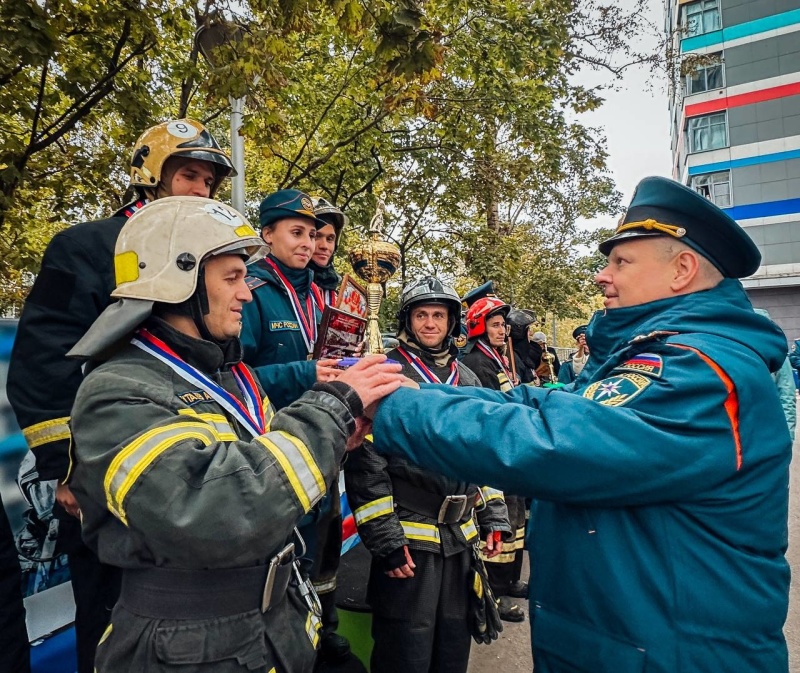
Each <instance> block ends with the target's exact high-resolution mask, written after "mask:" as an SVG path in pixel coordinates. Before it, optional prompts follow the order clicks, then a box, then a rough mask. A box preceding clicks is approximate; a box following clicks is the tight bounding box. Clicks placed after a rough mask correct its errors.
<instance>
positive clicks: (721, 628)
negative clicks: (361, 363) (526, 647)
mask: <svg viewBox="0 0 800 673" xmlns="http://www.w3.org/2000/svg"><path fill="white" fill-rule="evenodd" d="M600 250H601V252H603V254H605V255H607V256H608V265H607V266H606V267H605V268H604V269H603V270H602V271H601V272H600V273H599V274H598V275H597V279H596V280H597V282H598V284H600V285H601V286H602V288H603V291H604V295H605V310H604V311H599V312H598V313H596V314H595V316H594V317H593V319H592V321H591V323H590V325H589V329H588V334H587V340H588V342H589V343H591V345H592V357H591V358H590V359H589V362H588V363H587V365H586V368H585V369H584V372H583V374H582V375H581V377H580V379H579V381H578V382H577V383H576V384H575V385H574V386H571V387H569V388H567V389H566V390H547V389H540V388H532V387H530V386H520V387H518V388H515V389H514V390H513V391H511V392H509V393H502V392H498V391H492V390H485V389H469V388H463V389H462V388H445V387H436V388H433V387H426V386H423V389H422V390H413V389H410V388H402V389H401V390H399V391H397V392H396V393H394V394H393V395H392V396H390V397H389V398H387V399H386V400H385V401H384V402H383V403H382V404H381V405H380V406H379V407H378V409H377V412H375V411H374V410H373V409H371V410H370V413H374V425H373V431H374V438H375V447H376V449H377V450H379V451H382V452H385V453H389V454H397V455H401V456H404V457H407V458H410V459H411V460H413V461H414V462H416V463H418V464H419V465H421V466H423V467H425V468H427V469H431V470H435V471H437V472H440V473H443V474H447V475H450V476H453V477H458V478H460V479H464V480H472V481H476V480H482V481H484V482H488V483H489V484H490V485H491V486H494V487H496V488H500V489H503V490H504V491H509V492H512V493H518V494H523V495H527V496H530V497H533V498H536V499H537V504H536V507H535V508H534V511H533V512H532V517H533V520H532V525H531V527H530V532H529V545H530V550H531V551H530V553H531V559H532V563H531V566H532V568H533V576H532V578H531V589H530V604H531V627H532V646H533V651H534V667H535V669H536V671H537V673H675V672H677V671H687V672H689V671H690V672H691V673H716V672H719V671H748V672H749V673H786V672H787V671H788V655H787V648H786V643H785V640H784V636H783V631H782V627H783V623H784V621H785V618H786V613H787V608H788V592H789V566H788V564H787V562H786V560H785V558H784V553H785V551H786V546H787V508H788V466H789V460H790V457H791V441H790V438H789V433H788V430H787V428H786V422H785V421H784V418H783V413H782V411H781V406H780V402H779V401H778V395H777V392H776V390H775V385H774V383H773V381H772V378H771V377H770V372H771V371H776V370H777V369H778V368H779V367H780V366H781V364H782V362H783V360H784V358H785V357H786V339H785V337H784V336H783V333H782V332H781V331H780V329H779V328H778V327H777V326H775V325H774V324H773V323H772V322H771V321H769V320H768V319H766V318H764V317H762V316H759V315H757V314H756V313H755V312H754V311H753V308H752V306H751V304H750V301H749V299H748V298H747V295H746V294H745V292H744V290H743V288H742V285H741V283H740V282H739V281H738V280H737V278H743V277H746V276H749V275H751V274H752V273H754V272H755V271H756V269H757V268H758V266H759V263H760V260H761V255H760V253H759V251H758V249H757V248H756V246H755V245H754V243H753V242H752V241H751V240H750V238H749V237H748V236H747V234H746V233H745V232H744V230H743V229H742V228H740V227H739V225H737V224H736V222H735V221H734V220H732V219H731V218H730V217H729V216H728V215H727V214H725V213H724V212H723V211H721V210H720V209H719V208H717V207H716V206H715V205H714V204H712V203H711V202H710V201H707V200H706V199H704V198H703V197H702V196H700V195H699V194H697V193H695V192H694V191H692V190H690V189H688V188H686V187H684V186H683V185H681V184H679V183H677V182H673V181H672V180H667V179H665V178H660V177H653V178H646V179H644V180H643V181H642V182H641V183H640V184H639V185H638V187H637V190H636V192H635V194H634V197H633V200H632V202H631V205H630V207H629V209H628V211H627V213H626V215H625V218H624V219H623V221H622V223H621V224H620V225H619V226H618V227H617V230H616V233H615V235H614V236H612V237H611V238H610V239H608V240H606V241H604V242H603V243H602V244H601V246H600ZM510 402H513V403H510Z"/></svg>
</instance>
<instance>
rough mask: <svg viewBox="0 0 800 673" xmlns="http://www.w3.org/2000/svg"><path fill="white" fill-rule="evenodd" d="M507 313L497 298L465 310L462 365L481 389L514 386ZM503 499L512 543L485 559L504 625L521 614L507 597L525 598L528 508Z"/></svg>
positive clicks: (514, 499)
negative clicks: (511, 531)
mask: <svg viewBox="0 0 800 673" xmlns="http://www.w3.org/2000/svg"><path fill="white" fill-rule="evenodd" d="M510 312H511V307H510V306H509V305H508V304H506V303H505V302H504V301H503V300H502V299H499V298H498V297H484V298H482V299H478V301H476V302H475V303H474V304H473V305H472V306H471V307H470V309H469V311H467V330H468V332H467V338H468V341H467V349H466V350H467V354H466V355H465V356H464V358H463V362H464V364H465V365H467V367H469V368H470V369H472V371H474V372H475V374H477V376H478V378H479V379H480V382H481V385H482V386H483V387H484V388H493V389H494V390H502V391H503V392H507V391H509V390H511V389H512V388H513V387H514V385H515V381H514V375H513V374H512V369H511V366H510V364H509V361H508V358H507V357H506V355H505V347H506V338H507V335H508V329H507V327H506V318H507V317H508V315H509V313H510ZM505 500H506V506H507V507H508V518H509V521H510V523H511V527H512V529H513V530H514V540H513V542H512V543H511V544H508V545H506V546H505V547H504V548H503V553H502V554H498V555H496V556H493V557H488V556H487V557H486V562H487V565H486V570H487V571H488V573H489V582H490V583H491V585H492V590H493V591H494V593H495V595H496V596H498V597H499V599H500V600H499V611H500V618H501V619H503V620H505V621H507V622H521V621H522V620H523V619H525V613H524V611H523V610H522V609H521V608H520V607H519V606H518V605H515V604H514V602H513V601H512V600H511V597H516V598H525V597H526V596H527V595H528V584H527V583H526V582H523V581H522V580H521V573H522V560H523V554H524V552H523V547H524V545H525V516H526V512H527V511H528V508H527V507H526V506H525V499H524V498H519V497H517V496H514V495H510V494H507V495H506V499H505Z"/></svg>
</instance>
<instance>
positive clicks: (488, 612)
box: [468, 547, 503, 645]
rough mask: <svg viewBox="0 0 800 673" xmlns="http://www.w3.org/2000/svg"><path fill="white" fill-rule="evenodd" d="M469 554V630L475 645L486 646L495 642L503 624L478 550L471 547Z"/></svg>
mask: <svg viewBox="0 0 800 673" xmlns="http://www.w3.org/2000/svg"><path fill="white" fill-rule="evenodd" d="M471 553H472V566H471V572H470V574H469V576H470V579H471V586H470V587H469V590H470V594H469V615H468V618H469V630H470V635H471V636H472V638H473V639H474V640H475V642H476V643H478V644H481V643H482V644H484V645H488V644H489V643H491V642H492V641H493V640H497V636H498V634H499V633H500V632H501V631H502V630H503V623H502V622H501V621H500V615H499V614H498V612H497V602H496V601H495V598H494V592H492V589H491V587H490V586H489V577H488V575H487V574H486V568H485V566H484V565H483V561H482V560H481V558H480V556H478V550H477V549H475V548H474V547H473V548H472V551H471Z"/></svg>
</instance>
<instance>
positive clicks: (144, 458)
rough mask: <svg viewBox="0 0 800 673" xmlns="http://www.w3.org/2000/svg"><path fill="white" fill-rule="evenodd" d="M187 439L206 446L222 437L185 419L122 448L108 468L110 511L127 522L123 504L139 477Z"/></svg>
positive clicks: (138, 438) (199, 424)
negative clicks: (164, 453) (163, 454)
mask: <svg viewBox="0 0 800 673" xmlns="http://www.w3.org/2000/svg"><path fill="white" fill-rule="evenodd" d="M186 439H199V440H200V441H201V442H203V444H205V445H206V446H208V445H209V444H213V443H214V442H215V441H218V440H219V438H218V437H217V435H216V433H215V431H214V429H213V428H212V427H211V426H209V425H208V424H207V423H202V422H196V421H185V422H181V423H173V424H171V425H167V426H161V427H158V428H153V429H152V430H148V431H147V432H145V433H144V434H142V435H139V436H138V437H137V438H136V439H134V440H133V441H132V442H131V443H130V444H128V445H127V446H124V447H122V449H121V450H120V452H119V453H118V454H117V455H116V456H115V457H114V460H113V461H111V465H110V466H109V468H108V470H107V471H106V476H105V479H104V480H103V487H104V489H105V492H106V505H107V507H108V509H109V511H110V512H111V513H112V514H113V515H114V516H116V517H117V518H118V519H119V520H120V521H122V523H124V524H126V525H127V523H128V522H127V519H126V518H125V513H124V511H123V508H122V503H123V501H124V500H125V496H126V495H127V494H128V491H130V489H131V486H133V484H134V483H135V482H136V479H137V478H138V477H139V476H140V475H141V474H142V472H143V471H144V470H145V469H146V468H147V466H148V465H150V464H151V463H152V462H153V460H155V459H156V458H157V457H158V456H159V455H160V454H161V453H163V452H164V451H165V450H166V449H168V448H170V447H171V446H173V445H175V444H177V443H179V442H182V441H184V440H186Z"/></svg>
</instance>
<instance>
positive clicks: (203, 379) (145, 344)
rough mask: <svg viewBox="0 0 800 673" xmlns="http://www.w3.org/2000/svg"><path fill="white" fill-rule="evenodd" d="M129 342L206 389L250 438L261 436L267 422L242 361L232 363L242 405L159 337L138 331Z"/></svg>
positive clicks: (259, 397) (265, 429) (258, 397)
mask: <svg viewBox="0 0 800 673" xmlns="http://www.w3.org/2000/svg"><path fill="white" fill-rule="evenodd" d="M131 343H132V344H133V345H134V346H136V347H137V348H141V349H142V350H143V351H144V352H145V353H148V354H150V355H152V356H153V357H154V358H156V359H157V360H159V361H161V362H163V363H164V364H165V365H167V366H168V367H169V368H170V369H171V370H172V371H174V372H175V373H176V374H177V375H178V376H180V377H181V378H182V379H184V380H185V381H188V382H189V383H191V384H193V385H196V386H198V387H199V388H200V389H201V390H204V391H205V392H207V393H208V394H209V395H210V396H211V398H212V399H213V400H214V401H215V402H217V404H219V405H220V406H221V407H222V408H223V409H225V411H227V412H228V413H229V414H230V415H231V416H233V417H234V418H235V419H236V420H237V421H239V423H241V424H242V425H243V426H244V427H245V428H247V430H249V431H250V433H251V434H252V435H253V437H260V436H261V435H263V434H264V433H265V432H266V431H267V421H266V418H265V416H264V408H263V406H262V404H261V396H260V395H259V393H258V386H257V385H256V382H255V380H254V379H253V375H252V374H251V373H250V370H249V369H247V367H246V366H245V365H244V364H243V363H241V362H239V363H237V364H235V365H234V366H233V367H232V368H231V371H232V372H233V377H234V379H235V380H236V385H237V386H239V390H240V391H241V393H242V397H244V400H245V404H242V402H241V401H240V400H239V399H238V398H237V397H236V396H235V395H232V394H231V393H229V392H228V391H227V390H225V389H224V388H223V387H222V386H220V385H219V384H218V383H216V382H215V381H213V380H212V379H210V378H209V377H208V376H206V375H205V374H204V373H203V372H201V371H200V370H199V369H197V368H195V367H192V365H190V364H189V363H188V362H186V361H185V360H184V359H183V358H181V356H180V355H178V354H177V353H176V352H175V351H173V350H172V349H171V348H170V347H169V346H168V345H167V344H165V343H164V342H163V341H162V340H161V339H159V338H158V337H156V336H153V335H152V334H151V333H150V332H148V331H147V330H146V329H140V330H139V331H137V332H136V334H135V335H134V337H133V338H132V339H131Z"/></svg>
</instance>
